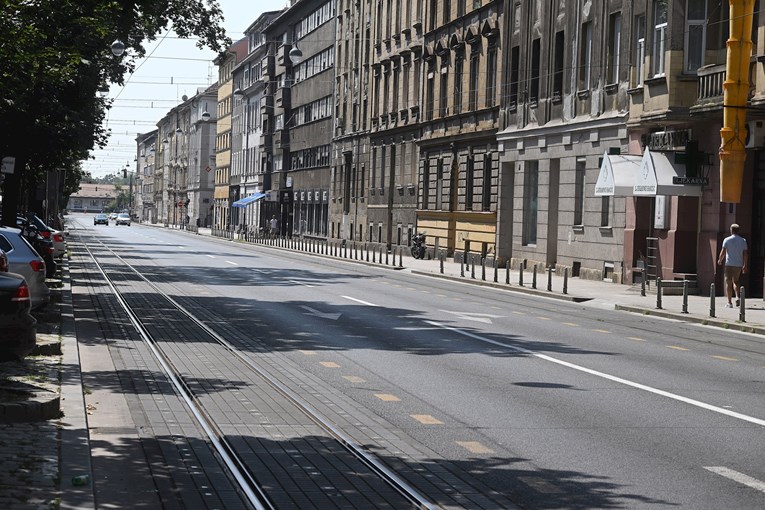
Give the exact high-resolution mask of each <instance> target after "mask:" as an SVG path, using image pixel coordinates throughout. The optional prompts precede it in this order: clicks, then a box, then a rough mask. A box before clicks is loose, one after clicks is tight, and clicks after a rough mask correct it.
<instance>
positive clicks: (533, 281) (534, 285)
mask: <svg viewBox="0 0 765 510" xmlns="http://www.w3.org/2000/svg"><path fill="white" fill-rule="evenodd" d="M531 288H532V289H536V288H537V265H536V264H534V268H533V269H532V271H531Z"/></svg>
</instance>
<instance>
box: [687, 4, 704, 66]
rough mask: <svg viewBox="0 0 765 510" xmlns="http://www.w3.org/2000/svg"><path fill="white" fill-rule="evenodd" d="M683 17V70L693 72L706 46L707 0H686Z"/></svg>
mask: <svg viewBox="0 0 765 510" xmlns="http://www.w3.org/2000/svg"><path fill="white" fill-rule="evenodd" d="M685 17H686V20H685V23H686V26H685V72H687V73H695V72H696V70H697V69H698V68H700V67H702V66H703V65H704V50H705V48H706V47H707V41H706V38H707V34H706V30H707V0H688V4H687V10H686V15H685Z"/></svg>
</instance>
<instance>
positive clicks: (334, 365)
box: [319, 361, 340, 368]
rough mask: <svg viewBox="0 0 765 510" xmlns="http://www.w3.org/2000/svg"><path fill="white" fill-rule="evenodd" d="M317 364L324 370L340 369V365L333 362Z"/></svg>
mask: <svg viewBox="0 0 765 510" xmlns="http://www.w3.org/2000/svg"><path fill="white" fill-rule="evenodd" d="M319 364H320V365H321V366H323V367H326V368H340V365H338V364H337V363H335V362H334V361H320V362H319Z"/></svg>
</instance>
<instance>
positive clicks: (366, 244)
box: [364, 243, 369, 262]
mask: <svg viewBox="0 0 765 510" xmlns="http://www.w3.org/2000/svg"><path fill="white" fill-rule="evenodd" d="M364 249H365V250H366V251H367V262H369V244H368V243H364Z"/></svg>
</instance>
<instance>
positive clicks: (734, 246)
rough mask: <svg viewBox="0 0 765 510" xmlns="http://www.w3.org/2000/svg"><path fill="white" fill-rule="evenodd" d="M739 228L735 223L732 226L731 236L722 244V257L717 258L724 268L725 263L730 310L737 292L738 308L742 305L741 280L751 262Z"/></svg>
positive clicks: (726, 294) (726, 288)
mask: <svg viewBox="0 0 765 510" xmlns="http://www.w3.org/2000/svg"><path fill="white" fill-rule="evenodd" d="M738 230H739V226H738V224H737V223H733V224H732V225H731V226H730V236H728V237H726V238H725V239H724V240H723V243H722V249H721V250H720V256H719V257H718V258H717V264H718V265H720V266H722V265H723V263H725V297H727V298H728V304H727V305H725V306H727V307H728V308H733V303H732V301H733V294H734V290H735V295H736V306H739V305H740V304H741V301H740V299H741V283H740V281H739V278H740V277H741V275H742V274H746V265H747V262H749V250H748V249H747V245H746V239H744V238H743V237H741V236H739V235H738Z"/></svg>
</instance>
